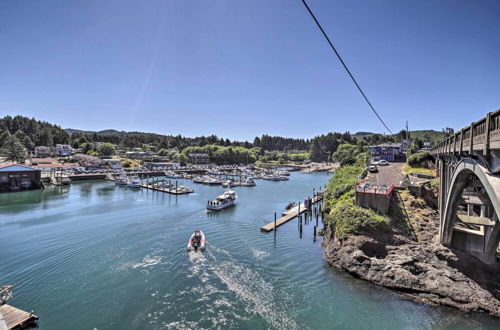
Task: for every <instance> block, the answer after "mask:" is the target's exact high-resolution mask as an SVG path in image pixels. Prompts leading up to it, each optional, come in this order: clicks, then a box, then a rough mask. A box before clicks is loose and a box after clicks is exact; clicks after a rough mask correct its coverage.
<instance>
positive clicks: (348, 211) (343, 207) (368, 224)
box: [330, 202, 390, 238]
mask: <svg viewBox="0 0 500 330" xmlns="http://www.w3.org/2000/svg"><path fill="white" fill-rule="evenodd" d="M330 217H331V218H332V220H333V222H332V223H333V229H334V231H335V234H336V235H338V236H339V237H340V238H347V237H348V236H349V235H356V234H363V233H367V232H373V231H384V230H387V229H388V228H389V223H390V220H389V219H388V218H386V217H384V216H382V215H380V214H378V213H376V212H375V211H372V210H368V209H364V208H362V207H359V206H355V205H352V204H351V203H349V202H347V203H346V202H342V203H338V204H337V205H336V206H335V207H334V208H333V209H332V211H331V212H330Z"/></svg>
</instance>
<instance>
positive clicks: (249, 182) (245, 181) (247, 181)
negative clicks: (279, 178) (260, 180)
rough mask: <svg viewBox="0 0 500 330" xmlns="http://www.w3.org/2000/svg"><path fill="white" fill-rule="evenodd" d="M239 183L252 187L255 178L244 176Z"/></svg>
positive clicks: (254, 184)
mask: <svg viewBox="0 0 500 330" xmlns="http://www.w3.org/2000/svg"><path fill="white" fill-rule="evenodd" d="M240 185H241V186H243V187H254V186H256V185H257V184H256V183H255V180H254V179H252V178H244V179H243V180H241V183H240Z"/></svg>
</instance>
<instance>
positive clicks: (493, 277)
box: [322, 193, 500, 317]
mask: <svg viewBox="0 0 500 330" xmlns="http://www.w3.org/2000/svg"><path fill="white" fill-rule="evenodd" d="M402 195H403V194H402ZM396 197H397V198H396V199H397V201H396V202H399V203H401V205H402V206H404V209H405V210H406V212H405V213H406V214H407V218H406V219H404V221H406V224H407V226H393V227H392V228H391V231H390V232H385V233H377V232H373V233H363V234H361V235H352V236H349V237H347V238H345V239H342V238H339V237H337V236H336V235H335V233H334V232H332V229H330V228H326V230H325V232H324V235H323V243H322V245H323V247H324V252H325V253H324V254H325V258H326V261H327V263H328V264H329V265H331V266H333V267H335V268H338V269H340V270H343V271H346V272H348V273H350V274H351V275H353V276H355V277H357V278H361V279H364V280H367V281H370V282H372V283H374V284H377V285H381V286H384V287H387V288H390V289H393V290H395V291H396V292H398V293H399V294H401V295H403V296H405V297H408V298H410V299H412V300H414V301H416V302H419V303H425V304H430V305H435V306H438V305H439V306H446V307H452V308H456V309H459V310H461V311H464V312H472V311H475V312H485V313H488V314H490V315H493V316H496V317H500V273H499V272H498V270H497V269H493V268H492V267H490V266H487V265H485V264H483V263H482V262H480V261H479V260H477V259H475V258H473V257H471V256H469V255H466V254H464V253H461V252H459V251H453V250H450V249H448V248H446V247H444V246H443V245H441V244H439V242H438V230H439V218H438V212H437V210H436V209H435V208H433V207H431V205H432V204H433V203H432V202H431V203H429V201H427V202H426V201H424V200H423V199H420V198H415V197H414V196H412V195H410V194H409V193H406V194H404V196H403V197H401V196H400V195H399V194H398V195H396ZM426 200H427V198H426ZM408 229H410V230H408Z"/></svg>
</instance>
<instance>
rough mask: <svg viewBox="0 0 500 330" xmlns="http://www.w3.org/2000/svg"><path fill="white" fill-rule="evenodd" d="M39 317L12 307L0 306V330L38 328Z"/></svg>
mask: <svg viewBox="0 0 500 330" xmlns="http://www.w3.org/2000/svg"><path fill="white" fill-rule="evenodd" d="M37 320H38V316H36V315H35V314H32V313H28V312H25V311H22V310H20V309H18V308H15V307H12V306H10V305H7V304H5V305H1V306H0V329H2V330H3V328H2V326H3V327H6V329H9V330H10V329H25V328H29V327H33V326H36V321H37ZM2 323H3V324H2Z"/></svg>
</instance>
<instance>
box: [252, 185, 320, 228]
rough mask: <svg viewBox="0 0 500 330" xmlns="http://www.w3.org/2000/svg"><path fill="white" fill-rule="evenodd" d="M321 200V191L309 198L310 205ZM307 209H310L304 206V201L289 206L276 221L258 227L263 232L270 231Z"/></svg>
mask: <svg viewBox="0 0 500 330" xmlns="http://www.w3.org/2000/svg"><path fill="white" fill-rule="evenodd" d="M321 200H323V193H322V192H320V193H319V194H317V195H315V196H314V197H313V198H312V199H311V202H312V205H314V204H316V203H317V202H319V201H321ZM308 211H310V209H308V208H306V207H305V205H304V203H301V204H300V205H298V206H295V207H293V208H291V209H290V210H287V211H285V213H284V215H283V216H282V217H281V218H279V219H276V221H272V222H270V223H268V224H267V225H265V226H262V227H261V228H260V230H261V231H265V232H270V231H272V230H274V229H275V228H278V227H279V226H281V225H283V224H285V223H287V222H288V221H290V220H292V219H294V218H296V217H298V216H299V215H301V214H302V213H305V212H308Z"/></svg>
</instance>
